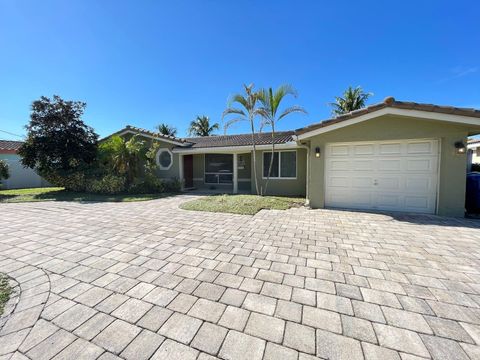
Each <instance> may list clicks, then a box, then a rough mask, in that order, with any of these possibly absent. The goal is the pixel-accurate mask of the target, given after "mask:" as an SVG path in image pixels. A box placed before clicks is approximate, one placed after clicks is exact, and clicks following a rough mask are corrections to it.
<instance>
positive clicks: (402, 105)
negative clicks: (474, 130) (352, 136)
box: [295, 96, 480, 135]
mask: <svg viewBox="0 0 480 360" xmlns="http://www.w3.org/2000/svg"><path fill="white" fill-rule="evenodd" d="M388 107H390V108H396V109H407V110H421V111H429V112H434V113H442V114H451V115H462V116H470V117H477V118H480V110H477V109H473V108H458V107H453V106H441V105H433V104H421V103H416V102H408V101H397V100H395V99H394V98H393V97H391V96H390V97H387V98H385V100H384V101H383V102H381V103H378V104H374V105H370V106H367V107H365V108H363V109H360V110H355V111H352V112H349V113H347V114H344V115H340V116H337V117H335V118H333V119H328V120H324V121H322V122H320V123H316V124H312V125H308V126H306V127H303V128H300V129H297V130H295V134H296V135H300V134H304V133H306V132H309V131H312V130H316V129H319V128H323V127H327V126H330V125H333V124H336V123H339V122H342V121H345V120H349V119H352V118H356V117H358V116H362V115H365V114H368V113H372V112H375V111H378V110H380V109H384V108H388ZM478 124H479V125H480V121H479V123H478Z"/></svg>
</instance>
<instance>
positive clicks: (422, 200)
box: [405, 196, 429, 211]
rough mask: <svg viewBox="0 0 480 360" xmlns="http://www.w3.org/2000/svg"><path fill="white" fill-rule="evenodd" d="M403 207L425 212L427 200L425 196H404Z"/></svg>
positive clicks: (427, 206)
mask: <svg viewBox="0 0 480 360" xmlns="http://www.w3.org/2000/svg"><path fill="white" fill-rule="evenodd" d="M405 205H406V207H407V208H410V209H419V210H425V211H426V210H427V209H428V208H429V199H428V197H425V196H405Z"/></svg>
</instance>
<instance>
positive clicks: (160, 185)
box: [128, 175, 180, 194]
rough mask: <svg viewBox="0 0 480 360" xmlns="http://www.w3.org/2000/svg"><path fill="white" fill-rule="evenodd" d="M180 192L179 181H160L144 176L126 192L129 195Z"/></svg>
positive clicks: (153, 177)
mask: <svg viewBox="0 0 480 360" xmlns="http://www.w3.org/2000/svg"><path fill="white" fill-rule="evenodd" d="M178 191H180V181H178V180H162V179H159V178H157V177H155V176H148V175H147V176H146V177H145V178H144V179H142V180H140V181H138V182H136V183H134V184H133V185H132V186H131V187H130V189H129V190H128V192H129V193H131V194H158V193H173V192H178Z"/></svg>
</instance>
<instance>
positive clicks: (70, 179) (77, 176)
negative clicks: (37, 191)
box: [45, 171, 88, 192]
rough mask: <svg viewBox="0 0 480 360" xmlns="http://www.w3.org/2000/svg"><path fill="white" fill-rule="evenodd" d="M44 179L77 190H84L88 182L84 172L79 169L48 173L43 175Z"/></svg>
mask: <svg viewBox="0 0 480 360" xmlns="http://www.w3.org/2000/svg"><path fill="white" fill-rule="evenodd" d="M45 180H47V181H48V182H49V183H51V184H53V185H55V186H58V187H64V188H65V189H67V190H70V191H77V192H83V191H85V189H86V187H87V182H88V180H87V177H86V175H85V173H84V172H80V171H75V172H56V173H50V174H48V175H47V176H45Z"/></svg>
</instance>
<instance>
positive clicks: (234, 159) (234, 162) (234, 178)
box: [233, 153, 238, 194]
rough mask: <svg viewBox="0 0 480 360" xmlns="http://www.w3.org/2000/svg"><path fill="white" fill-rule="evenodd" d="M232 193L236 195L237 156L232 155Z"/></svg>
mask: <svg viewBox="0 0 480 360" xmlns="http://www.w3.org/2000/svg"><path fill="white" fill-rule="evenodd" d="M233 193H234V194H237V193H238V155H237V153H234V154H233Z"/></svg>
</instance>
